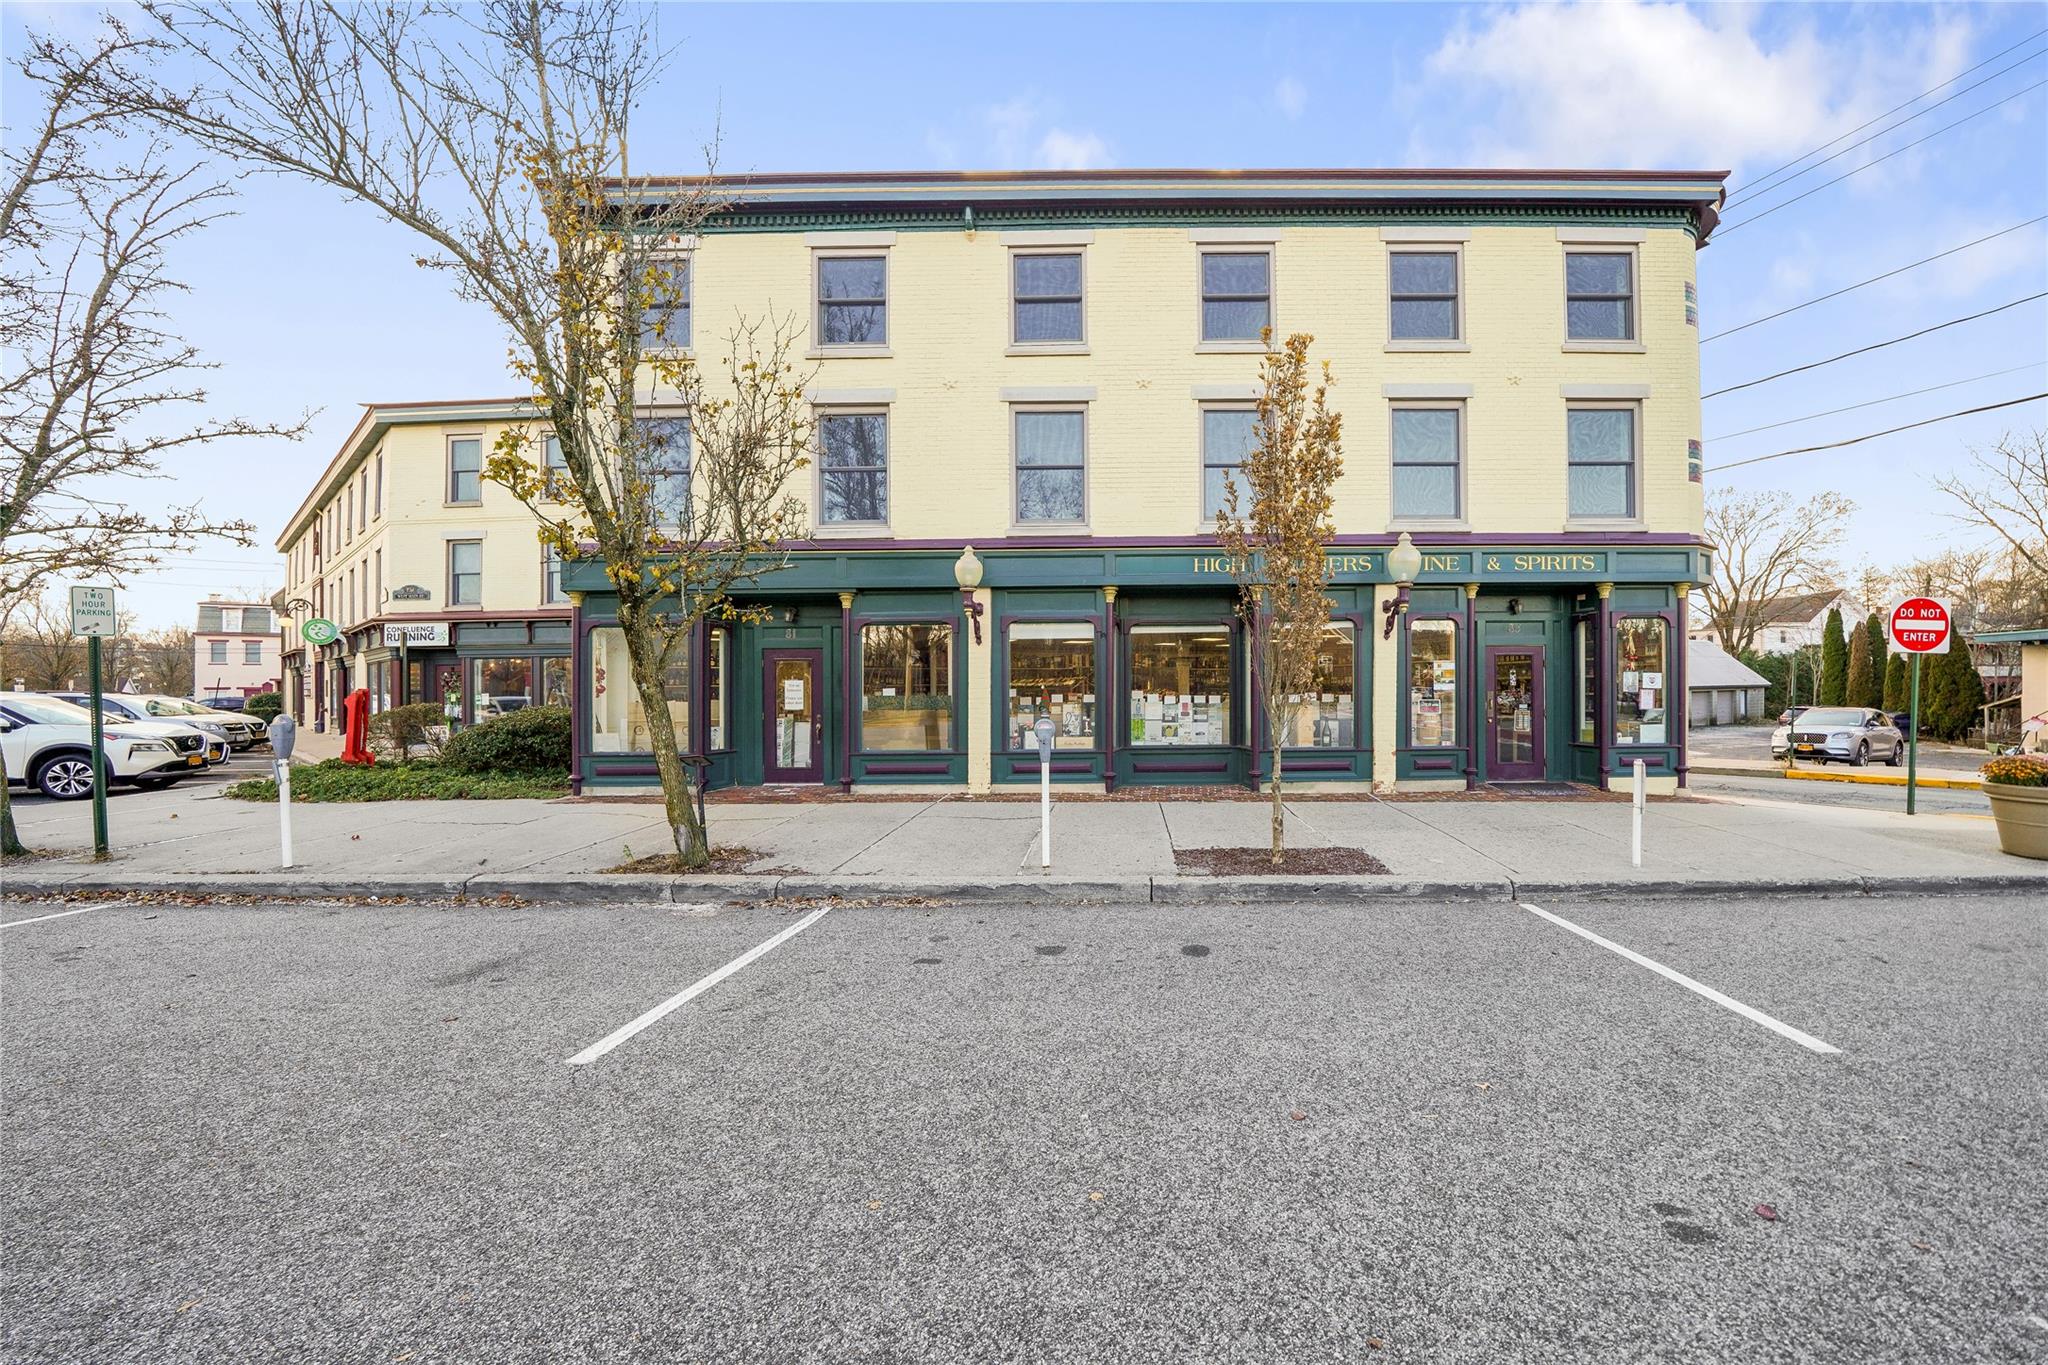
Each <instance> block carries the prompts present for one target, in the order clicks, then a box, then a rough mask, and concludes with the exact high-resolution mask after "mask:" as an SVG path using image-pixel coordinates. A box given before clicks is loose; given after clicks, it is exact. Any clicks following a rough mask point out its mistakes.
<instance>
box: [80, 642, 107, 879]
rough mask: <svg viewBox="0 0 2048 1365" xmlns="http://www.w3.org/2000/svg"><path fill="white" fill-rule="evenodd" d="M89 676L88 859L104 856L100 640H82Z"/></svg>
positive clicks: (104, 728) (104, 737)
mask: <svg viewBox="0 0 2048 1365" xmlns="http://www.w3.org/2000/svg"><path fill="white" fill-rule="evenodd" d="M85 657H86V668H87V671H88V672H89V673H90V674H91V675H92V678H91V681H92V856H93V857H95V858H104V857H106V856H107V719H106V716H105V714H104V713H103V712H102V711H101V709H100V637H99V636H97V635H88V636H86V637H85Z"/></svg>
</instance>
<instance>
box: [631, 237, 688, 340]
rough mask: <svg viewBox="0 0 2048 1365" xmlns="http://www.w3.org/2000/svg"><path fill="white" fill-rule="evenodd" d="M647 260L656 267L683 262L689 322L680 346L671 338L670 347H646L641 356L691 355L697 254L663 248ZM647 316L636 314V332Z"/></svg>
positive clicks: (654, 252)
mask: <svg viewBox="0 0 2048 1365" xmlns="http://www.w3.org/2000/svg"><path fill="white" fill-rule="evenodd" d="M647 259H648V262H649V263H650V264H654V265H660V264H666V263H669V262H674V261H681V262H682V264H683V272H684V282H683V292H684V295H685V297H686V298H687V299H688V303H687V304H686V305H685V307H686V310H687V313H688V322H687V324H686V325H685V326H684V328H683V340H682V343H681V344H680V345H678V344H676V341H675V339H674V338H673V337H670V338H669V344H668V345H666V346H654V347H646V348H643V349H642V350H641V352H640V354H642V355H651V356H687V355H690V354H691V353H692V347H694V346H695V344H696V339H697V253H696V252H695V251H694V250H693V249H691V248H689V247H663V248H661V249H660V250H658V251H652V252H649V253H648V257H647ZM645 316H646V315H645V314H644V313H640V314H636V316H635V318H634V322H633V326H634V329H635V331H636V332H637V331H638V329H639V327H640V325H641V323H642V322H643V321H644V319H645Z"/></svg>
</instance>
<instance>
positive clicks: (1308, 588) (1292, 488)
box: [1216, 331, 1344, 866]
mask: <svg viewBox="0 0 2048 1365" xmlns="http://www.w3.org/2000/svg"><path fill="white" fill-rule="evenodd" d="M1265 338H1266V355H1265V359H1264V360H1263V361H1262V362H1261V363H1260V366H1259V381H1260V388H1259V418H1258V426H1257V428H1256V444H1254V445H1253V447H1252V448H1251V450H1250V451H1249V452H1247V453H1246V455H1245V457H1244V461H1243V463H1241V464H1240V465H1239V466H1238V467H1237V468H1236V469H1234V470H1232V471H1230V472H1229V473H1228V474H1227V475H1225V478H1224V483H1223V507H1222V509H1221V510H1220V511H1219V512H1218V513H1217V515H1216V539H1217V540H1218V541H1219V542H1220V543H1221V544H1222V546H1223V550H1224V553H1225V554H1226V555H1228V556H1229V559H1230V568H1231V573H1232V575H1233V576H1234V577H1235V578H1236V580H1237V591H1238V600H1237V614H1238V617H1239V618H1240V619H1241V620H1242V621H1243V622H1244V625H1245V639H1246V640H1247V641H1248V642H1249V646H1250V651H1249V652H1250V654H1251V663H1252V687H1253V691H1254V693H1255V695H1256V696H1257V698H1258V702H1259V709H1260V711H1261V713H1262V714H1263V716H1264V719H1265V722H1266V734H1267V736H1268V737H1269V738H1270V740H1271V742H1272V752H1273V770H1272V773H1271V774H1270V776H1269V778H1268V780H1267V795H1268V797H1269V798H1270V800H1271V803H1272V811H1273V862H1274V864H1275V865H1276V866H1277V865H1278V864H1279V862H1280V860H1281V854H1282V851H1283V850H1284V848H1285V847H1286V833H1287V825H1286V820H1287V816H1286V806H1285V804H1284V803H1283V802H1282V800H1281V785H1280V784H1281V765H1282V757H1283V755H1284V754H1285V752H1286V749H1287V743H1288V739H1289V737H1290V736H1291V735H1292V734H1293V731H1294V722H1295V719H1296V717H1297V715H1298V714H1299V713H1300V711H1301V707H1302V705H1303V701H1302V699H1303V697H1304V696H1305V695H1309V694H1314V693H1316V692H1319V691H1320V689H1319V688H1317V687H1316V685H1315V681H1316V678H1315V675H1316V664H1317V661H1318V660H1319V659H1320V658H1321V656H1322V649H1323V640H1324V636H1325V634H1326V633H1327V632H1328V630H1329V628H1330V610H1331V608H1332V606H1333V605H1334V603H1332V602H1331V601H1330V597H1329V594H1328V593H1327V592H1326V591H1325V589H1326V588H1327V587H1328V586H1329V582H1330V564H1329V558H1328V556H1327V555H1326V554H1325V549H1324V547H1326V546H1327V545H1328V544H1329V543H1330V538H1331V537H1332V536H1334V535H1336V534H1337V526H1336V522H1335V521H1334V520H1333V519H1332V517H1331V509H1332V507H1333V506H1334V501H1333V498H1332V490H1333V489H1334V488H1335V487H1336V484H1337V478H1338V476H1339V475H1340V474H1342V473H1343V472H1344V452H1343V439H1342V438H1343V425H1344V419H1343V417H1342V415H1341V414H1338V413H1334V412H1331V411H1330V409H1329V405H1328V397H1329V391H1330V385H1331V384H1332V383H1334V382H1335V380H1333V379H1332V378H1331V376H1330V363H1329V362H1328V361H1324V362H1323V363H1322V367H1321V369H1320V371H1317V370H1316V369H1315V368H1313V367H1312V366H1311V365H1310V363H1309V358H1308V351H1309V347H1310V345H1311V344H1313V342H1314V340H1315V338H1313V337H1311V336H1309V335H1308V334H1307V333H1305V332H1296V333H1295V334H1294V335H1292V336H1290V337H1288V338H1287V341H1286V343H1285V344H1284V345H1283V346H1281V347H1279V348H1275V347H1274V345H1273V336H1272V333H1271V332H1270V331H1268V332H1267V333H1266V334H1265ZM1240 481H1242V488H1243V493H1244V495H1245V497H1244V500H1243V502H1242V503H1241V502H1240V498H1239V491H1240Z"/></svg>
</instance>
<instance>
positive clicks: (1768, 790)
mask: <svg viewBox="0 0 2048 1365" xmlns="http://www.w3.org/2000/svg"><path fill="white" fill-rule="evenodd" d="M1886 771H1890V770H1889V769H1887V770H1886ZM1686 787H1687V790H1689V791H1690V792H1691V793H1692V794H1693V795H1695V796H1741V797H1754V798H1760V799H1763V800H1766V801H1784V802H1788V803H1792V804H1798V805H1808V806H1857V807H1861V808H1863V809H1866V810H1892V811H1904V810H1905V809H1906V789H1905V787H1904V786H1897V787H1894V786H1889V785H1886V786H1875V785H1870V786H1866V785H1864V784H1863V783H1860V782H1821V781H1807V780H1802V779H1799V778H1785V777H1771V776H1765V775H1761V774H1759V775H1758V776H1756V777H1730V776H1725V775H1722V774H1719V773H1691V774H1688V775H1687V778H1686ZM1913 804H1914V807H1915V809H1916V810H1917V811H1918V812H1919V813H1921V814H1925V815H1929V816H1935V815H1945V816H1948V817H1950V818H1956V817H1960V816H1974V817H1976V818H1978V819H1981V820H1989V819H1990V818H1991V803H1990V802H1989V801H1987V800H1986V799H1985V797H1984V793H1983V792H1982V791H1973V790H1970V789H1968V788H1960V787H1921V788H1919V789H1918V790H1917V791H1916V792H1915V793H1914V802H1913Z"/></svg>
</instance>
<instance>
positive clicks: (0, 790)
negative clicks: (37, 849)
mask: <svg viewBox="0 0 2048 1365" xmlns="http://www.w3.org/2000/svg"><path fill="white" fill-rule="evenodd" d="M26 852H28V846H27V845H26V844H24V843H22V842H21V835H20V833H19V832H18V831H16V829H15V828H14V798H13V797H12V796H11V795H9V794H8V791H7V755H6V754H5V753H0V857H6V858H12V857H15V856H17V855H18V854H23V853H26Z"/></svg>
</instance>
